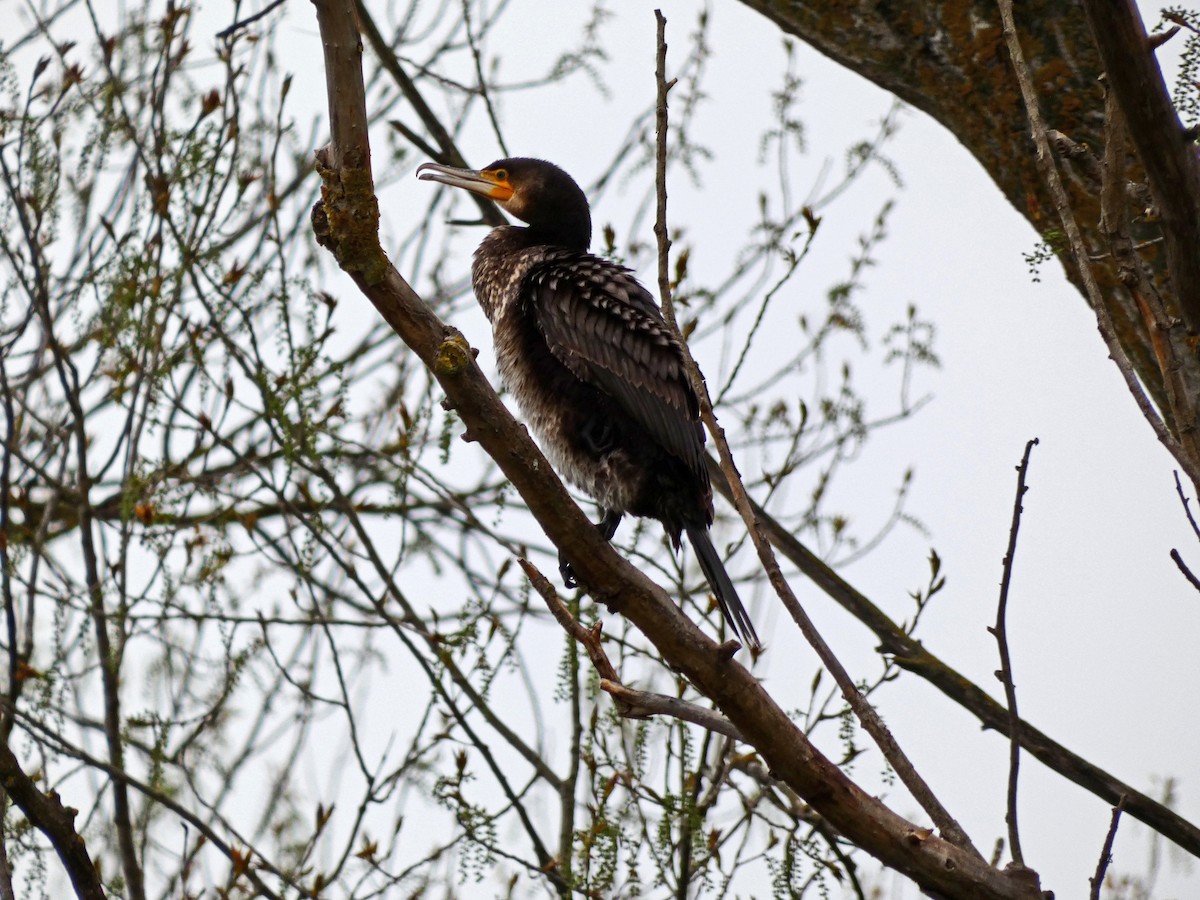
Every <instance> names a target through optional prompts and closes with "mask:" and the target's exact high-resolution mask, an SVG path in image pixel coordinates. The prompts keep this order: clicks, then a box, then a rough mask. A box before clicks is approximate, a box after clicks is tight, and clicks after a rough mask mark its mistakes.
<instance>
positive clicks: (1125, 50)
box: [1083, 0, 1200, 333]
mask: <svg viewBox="0 0 1200 900" xmlns="http://www.w3.org/2000/svg"><path fill="white" fill-rule="evenodd" d="M1083 8H1084V10H1085V11H1086V12H1087V18H1088V23H1089V24H1090V25H1091V29H1092V35H1093V37H1094V38H1095V41H1096V47H1097V49H1098V50H1099V51H1100V59H1101V60H1102V61H1103V63H1104V71H1105V74H1106V75H1107V76H1108V84H1109V89H1110V90H1112V91H1113V93H1114V94H1116V96H1117V101H1118V102H1119V103H1120V105H1121V111H1122V113H1124V116H1125V122H1126V124H1127V126H1128V129H1129V137H1130V139H1131V140H1132V141H1133V145H1134V147H1136V148H1137V153H1138V157H1139V158H1140V159H1141V161H1142V165H1144V166H1145V167H1146V177H1147V180H1148V181H1149V183H1150V191H1151V193H1152V194H1153V195H1154V201H1155V204H1156V205H1157V206H1158V210H1159V215H1160V216H1161V217H1162V230H1163V238H1164V239H1165V245H1166V251H1167V269H1168V271H1169V272H1170V279H1171V286H1172V288H1173V291H1174V293H1175V297H1176V300H1177V301H1178V303H1179V307H1180V310H1181V311H1182V313H1183V317H1184V319H1186V320H1187V323H1188V327H1189V330H1191V331H1192V332H1193V333H1194V332H1196V331H1200V252H1197V248H1198V247H1200V158H1198V157H1197V155H1196V144H1195V139H1194V137H1192V136H1189V135H1188V134H1187V133H1186V131H1185V129H1184V127H1183V124H1182V123H1181V122H1180V121H1179V115H1178V113H1176V112H1175V107H1174V105H1173V104H1172V103H1171V96H1170V94H1169V93H1168V92H1167V86H1166V84H1165V83H1164V82H1163V77H1162V70H1161V69H1160V68H1159V66H1158V60H1157V59H1155V57H1154V50H1153V48H1152V46H1151V44H1150V41H1149V39H1148V38H1147V36H1146V28H1145V26H1144V25H1143V24H1142V17H1141V14H1140V13H1139V12H1138V9H1137V5H1136V4H1135V3H1134V2H1133V0H1084V2H1083Z"/></svg>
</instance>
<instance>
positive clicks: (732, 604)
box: [684, 525, 762, 652]
mask: <svg viewBox="0 0 1200 900" xmlns="http://www.w3.org/2000/svg"><path fill="white" fill-rule="evenodd" d="M684 530H685V531H687V536H688V541H690V542H691V545H692V549H693V550H695V551H696V561H697V562H699V563H700V570H701V571H702V572H704V577H705V578H707V579H708V584H709V587H711V588H712V590H713V593H714V594H716V595H717V604H718V605H719V606H720V607H721V614H722V615H723V616H725V621H726V622H728V623H729V627H730V628H732V629H733V633H734V634H736V635H737V636H738V637H740V638H741V639H742V641H743V642H745V643H746V644H748V645H749V646H750V648H751V649H752V650H754V651H755V652H758V651H759V650H762V642H760V641H759V639H758V634H757V633H756V632H755V631H754V623H753V622H751V621H750V616H749V615H748V614H747V613H746V607H744V606H742V601H741V598H740V597H738V593H737V589H736V588H735V587H734V586H733V581H731V580H730V578H729V573H728V572H726V571H725V564H724V563H723V562H721V556H720V554H718V553H717V548H716V547H714V546H713V542H712V539H711V538H710V537H709V536H708V528H706V527H705V526H703V525H688V526H685V529H684Z"/></svg>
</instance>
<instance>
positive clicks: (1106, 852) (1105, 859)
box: [1088, 794, 1125, 900]
mask: <svg viewBox="0 0 1200 900" xmlns="http://www.w3.org/2000/svg"><path fill="white" fill-rule="evenodd" d="M1124 809H1125V795H1124V794H1122V795H1121V799H1120V800H1119V801H1118V802H1117V805H1116V806H1114V807H1113V811H1112V820H1111V821H1110V822H1109V823H1108V834H1107V835H1105V837H1104V847H1103V848H1102V849H1101V850H1100V859H1099V860H1098V861H1097V862H1096V874H1095V875H1093V876H1092V877H1091V878H1090V879H1088V880H1089V881H1090V882H1091V885H1092V889H1091V892H1090V893H1089V894H1088V897H1089V898H1090V900H1100V888H1101V887H1102V886H1103V885H1104V873H1105V872H1106V871H1108V864H1109V863H1110V862H1112V848H1113V841H1115V840H1116V838H1117V825H1118V824H1119V823H1120V821H1121V813H1122V812H1123V811H1124Z"/></svg>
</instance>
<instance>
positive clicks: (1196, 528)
mask: <svg viewBox="0 0 1200 900" xmlns="http://www.w3.org/2000/svg"><path fill="white" fill-rule="evenodd" d="M1175 493H1177V494H1179V502H1180V503H1182V504H1183V512H1184V515H1186V516H1187V520H1188V524H1190V525H1191V526H1192V534H1194V535H1196V537H1197V539H1200V525H1197V524H1196V517H1195V516H1193V515H1192V508H1191V506H1190V505H1189V503H1188V498H1187V495H1185V494H1184V493H1183V484H1182V483H1180V481H1179V473H1178V472H1176V473H1175Z"/></svg>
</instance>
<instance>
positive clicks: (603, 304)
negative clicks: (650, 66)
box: [417, 159, 762, 651]
mask: <svg viewBox="0 0 1200 900" xmlns="http://www.w3.org/2000/svg"><path fill="white" fill-rule="evenodd" d="M417 176H418V177H419V178H421V179H423V180H429V181H436V182H440V183H441V184H446V185H450V186H451V187H457V188H464V189H465V190H468V191H471V192H473V193H476V194H481V195H483V196H485V197H490V198H491V199H492V200H494V201H495V202H496V203H497V204H499V206H500V207H501V208H502V209H504V210H506V211H508V212H509V213H512V215H514V216H516V217H517V218H518V219H521V220H522V221H524V222H527V223H528V227H521V226H516V225H504V226H501V227H499V228H495V229H493V230H492V232H491V233H490V234H489V235H488V236H487V237H486V238H484V240H483V243H481V244H480V245H479V249H478V250H476V251H475V262H474V265H473V266H472V268H471V282H472V285H473V287H474V289H475V296H476V297H477V298H478V300H479V304H480V306H482V307H483V311H484V313H485V314H486V315H487V317H488V319H489V321H490V322H491V323H492V332H493V337H494V340H495V344H496V357H497V362H498V365H499V369H500V375H501V377H502V378H503V379H504V383H505V385H506V386H507V387H508V389H509V391H511V392H512V395H513V396H514V397H515V398H516V400H517V404H518V405H519V406H520V408H521V411H522V413H523V414H524V415H525V418H526V419H527V421H528V423H529V427H530V428H531V429H532V431H533V433H534V435H535V436H536V437H537V439H538V443H539V444H540V445H541V447H542V450H543V451H544V452H545V454H546V456H547V457H549V459H550V461H551V463H552V464H553V465H554V467H555V468H556V469H557V470H558V471H559V473H560V474H561V475H562V476H563V477H564V478H566V479H567V481H569V482H570V483H571V484H573V485H575V486H576V487H578V488H580V489H581V490H583V491H586V492H587V493H588V494H590V495H591V496H592V497H593V498H595V500H596V502H597V503H599V505H600V506H601V508H602V509H603V511H604V517H603V519H602V520H601V522H600V523H599V524H598V525H597V527H598V528H599V529H600V531H601V533H602V534H603V535H604V537H605V539H606V540H611V539H612V536H613V534H614V533H615V532H616V530H617V525H618V524H619V523H620V521H621V517H622V516H623V515H624V514H625V513H631V514H632V515H635V516H647V517H649V518H652V519H657V520H658V521H660V522H662V524H663V527H664V528H665V529H666V532H667V535H668V536H669V537H670V538H671V543H672V544H673V545H674V547H675V549H676V550H678V549H679V539H680V534H681V533H684V532H686V534H687V536H688V540H689V541H690V542H691V545H692V547H693V548H694V549H695V551H696V558H697V560H698V561H699V563H700V568H701V569H702V570H703V572H704V574H705V577H707V579H708V583H709V585H710V586H711V587H712V590H713V593H714V594H716V597H717V602H718V604H719V605H720V607H721V612H722V613H723V614H724V616H725V620H726V621H727V622H728V623H729V625H730V627H731V628H732V629H733V631H734V633H735V634H737V635H739V636H740V637H741V638H742V639H743V640H744V641H745V642H746V643H748V644H749V645H750V646H751V647H752V648H753V649H754V650H756V651H757V650H759V649H761V646H762V645H761V644H760V643H759V640H758V635H757V634H756V633H755V631H754V625H753V624H752V623H751V621H750V617H749V616H748V615H747V614H746V609H745V607H743V606H742V601H741V600H740V599H739V598H738V594H737V590H736V589H735V588H734V586H733V582H732V581H731V580H730V578H729V575H728V573H727V572H726V571H725V566H724V564H723V563H722V562H721V557H720V555H718V553H717V551H716V548H715V547H713V544H712V540H711V539H710V538H709V536H708V529H709V527H710V526H711V525H712V522H713V503H712V486H711V485H710V484H709V478H708V470H707V468H706V467H705V458H704V428H703V426H702V425H701V424H700V405H699V402H698V401H697V399H696V394H695V391H693V390H692V386H691V382H690V381H689V380H688V374H687V370H686V368H685V365H684V357H683V349H682V347H681V346H680V344H679V340H678V339H677V338H676V336H675V334H674V332H673V331H672V330H671V329H669V328H668V327H667V324H666V323H665V322H664V320H663V317H662V312H661V311H660V310H659V308H658V306H657V305H656V304H655V302H654V298H653V297H651V296H650V293H649V292H648V291H647V290H646V289H645V288H644V287H642V286H641V285H640V284H638V282H637V281H636V280H635V279H634V277H633V275H632V274H631V273H630V270H628V269H626V268H624V267H623V266H619V265H617V264H616V263H613V262H610V261H608V260H605V259H600V258H599V257H596V256H592V255H591V254H590V253H588V245H589V244H590V242H591V235H592V217H591V212H590V211H589V209H588V202H587V197H586V196H584V193H583V190H582V189H581V188H580V187H579V185H578V184H576V183H575V181H574V179H572V178H571V176H570V175H568V174H567V173H566V172H564V171H563V170H562V169H560V168H559V167H558V166H555V165H553V164H552V163H548V162H545V161H543V160H540V159H501V160H498V161H496V162H494V163H492V164H491V165H490V166H488V167H487V168H485V169H482V170H480V171H474V170H471V169H456V168H451V167H449V166H441V165H435V164H433V163H426V164H424V165H422V166H420V167H419V168H418V169H417ZM562 569H563V578H564V580H565V581H566V583H567V585H568V586H569V587H574V586H575V585H574V578H573V574H572V573H571V571H570V567H569V566H568V565H566V563H565V562H564V564H563V566H562Z"/></svg>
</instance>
